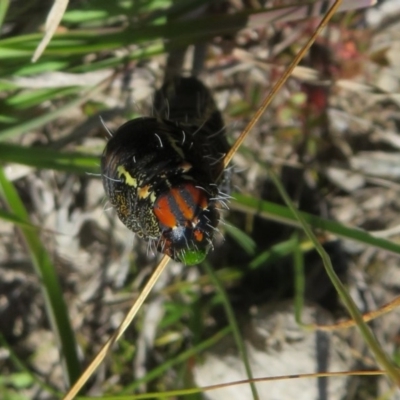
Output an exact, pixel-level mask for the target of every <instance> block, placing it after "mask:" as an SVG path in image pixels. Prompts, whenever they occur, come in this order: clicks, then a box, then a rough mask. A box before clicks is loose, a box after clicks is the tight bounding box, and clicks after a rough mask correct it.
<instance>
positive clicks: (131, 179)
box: [117, 165, 137, 187]
mask: <svg viewBox="0 0 400 400" xmlns="http://www.w3.org/2000/svg"><path fill="white" fill-rule="evenodd" d="M117 172H118V177H119V178H121V177H122V176H124V177H125V183H126V184H127V185H129V186H133V187H137V180H136V179H135V178H134V177H133V176H132V175H131V174H130V173H129V172H128V171H127V170H126V169H125V167H124V166H123V165H120V166H119V167H118V168H117Z"/></svg>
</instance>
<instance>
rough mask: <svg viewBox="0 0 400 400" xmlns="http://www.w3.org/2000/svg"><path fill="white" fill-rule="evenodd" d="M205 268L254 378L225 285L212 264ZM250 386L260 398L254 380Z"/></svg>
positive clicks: (248, 372) (242, 356)
mask: <svg viewBox="0 0 400 400" xmlns="http://www.w3.org/2000/svg"><path fill="white" fill-rule="evenodd" d="M203 265H204V268H205V270H206V272H207V275H208V276H209V277H210V279H211V281H212V283H213V285H214V286H215V289H216V290H217V292H218V293H219V295H220V296H221V299H222V304H223V306H224V309H225V313H226V316H227V318H228V322H229V325H230V326H231V327H232V333H233V337H234V339H235V343H236V346H237V347H238V350H239V354H240V356H241V358H242V360H243V364H244V368H245V370H246V375H247V378H248V379H253V374H252V372H251V366H250V361H249V358H248V356H247V351H246V346H245V344H244V342H243V339H242V335H241V333H240V329H239V326H238V324H237V321H236V318H235V313H234V311H233V309H232V306H231V303H230V301H229V298H228V295H227V294H226V292H225V289H224V287H223V286H222V285H221V282H220V280H219V279H218V276H217V274H216V273H215V271H214V270H213V269H212V268H211V265H210V264H209V263H208V262H207V261H206V262H204V263H203ZM250 388H251V392H252V395H253V399H259V396H258V393H257V388H256V386H255V384H254V382H250Z"/></svg>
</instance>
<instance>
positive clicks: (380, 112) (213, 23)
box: [0, 0, 400, 400]
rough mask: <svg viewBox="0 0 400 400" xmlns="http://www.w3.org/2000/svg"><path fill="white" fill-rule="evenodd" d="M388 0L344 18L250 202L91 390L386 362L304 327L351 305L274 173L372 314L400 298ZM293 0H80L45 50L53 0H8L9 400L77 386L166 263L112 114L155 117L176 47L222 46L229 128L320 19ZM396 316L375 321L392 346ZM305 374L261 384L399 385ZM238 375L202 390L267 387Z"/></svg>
mask: <svg viewBox="0 0 400 400" xmlns="http://www.w3.org/2000/svg"><path fill="white" fill-rule="evenodd" d="M264 3H265V4H264ZM303 3H304V5H305V8H307V7H308V5H306V4H305V3H307V2H297V3H296V6H297V7H298V8H299V10H300V9H302V7H301V6H302V4H303ZM387 3H391V4H392V5H393V4H394V3H395V2H381V3H380V4H379V5H378V6H377V7H376V8H375V10H372V11H369V12H368V13H367V11H366V10H359V11H349V12H347V13H342V14H340V15H338V16H337V17H335V18H334V20H333V21H332V22H331V23H330V25H329V27H328V29H326V30H325V31H324V33H323V35H322V36H321V37H320V38H319V39H318V40H317V42H316V43H315V45H314V46H313V48H312V49H311V51H310V53H309V55H308V56H307V58H306V59H305V60H304V61H303V63H302V65H301V66H300V67H298V68H297V69H296V70H295V72H294V74H293V77H292V78H291V79H290V80H289V81H288V82H287V84H286V86H285V88H284V89H283V90H282V91H281V92H280V93H278V95H277V96H276V99H275V101H274V103H273V105H272V106H271V107H270V108H269V109H268V110H267V112H266V113H265V114H264V116H263V117H262V119H261V121H260V123H259V124H258V125H257V128H256V129H254V131H253V132H252V133H251V135H250V137H249V138H248V140H247V141H246V142H245V145H244V146H242V148H241V149H240V150H239V152H238V154H237V155H236V157H235V159H234V163H233V166H232V167H231V168H230V171H231V174H232V191H233V193H232V196H233V200H232V201H231V202H230V204H229V210H228V211H227V212H226V213H225V215H224V220H225V222H224V223H223V224H221V228H220V231H221V234H220V235H217V238H216V240H215V244H214V245H215V249H214V251H213V252H212V253H210V255H209V258H208V260H207V262H206V263H204V265H201V266H197V267H191V268H184V267H182V266H181V265H179V264H177V263H171V265H169V267H168V270H167V271H166V273H165V274H164V275H163V277H162V278H161V280H160V281H159V282H158V283H157V285H156V288H155V289H154V290H153V293H152V294H151V296H150V297H151V298H150V299H149V301H148V303H146V305H145V306H144V307H143V310H141V313H140V315H139V316H138V318H137V319H136V320H135V321H134V324H133V325H132V327H131V328H130V329H129V330H128V331H127V332H126V334H125V335H124V337H123V338H122V339H120V340H119V342H118V343H117V344H116V345H115V346H114V348H113V352H112V354H111V355H110V357H109V358H108V359H107V360H106V361H105V362H104V363H103V364H102V366H101V368H100V369H99V370H98V371H97V372H96V374H95V375H94V376H93V377H92V379H91V380H90V381H89V383H88V384H87V385H86V387H85V389H84V391H82V396H83V395H85V396H102V395H109V396H113V397H112V398H123V397H122V396H123V395H132V394H140V393H147V392H158V393H162V392H164V391H167V390H171V389H180V388H189V387H193V386H205V385H209V384H214V383H221V382H228V381H233V380H239V379H245V378H246V377H248V376H249V372H248V371H247V372H245V368H244V365H245V362H246V358H248V359H249V360H250V363H249V364H250V369H251V370H252V374H253V375H254V376H260V377H262V376H264V377H265V376H275V375H284V374H295V373H305V372H310V373H312V372H316V371H326V370H334V369H336V370H352V369H371V368H372V369H373V368H376V362H375V361H374V358H373V357H372V355H371V352H370V349H369V347H368V346H367V345H366V344H365V342H364V340H363V339H362V338H361V337H360V335H359V334H358V333H357V332H356V331H355V330H354V329H347V330H344V331H343V330H342V331H339V332H332V333H324V335H325V336H323V335H322V333H321V332H319V331H316V330H313V331H305V330H303V329H302V328H301V327H300V326H299V325H298V324H297V323H296V322H295V320H296V321H297V322H298V323H300V322H302V323H305V324H312V325H314V326H315V325H324V324H331V323H333V322H334V321H337V320H339V319H341V318H347V315H348V314H347V313H346V311H345V308H344V307H343V305H342V303H341V301H340V300H339V298H338V295H337V291H336V290H335V289H334V287H333V286H332V283H331V281H330V279H329V278H328V276H327V275H326V272H325V269H324V267H323V263H322V261H321V259H320V257H319V256H318V255H317V253H316V252H315V251H314V250H313V244H312V243H311V241H310V240H309V239H308V238H307V237H306V236H305V235H304V233H303V231H302V230H301V229H298V226H299V224H298V222H297V221H296V219H295V217H294V216H293V215H292V213H291V212H290V210H289V209H288V208H287V207H286V206H284V205H283V204H284V203H283V201H282V200H281V196H280V195H279V193H278V191H277V189H276V187H275V185H274V184H273V183H272V182H271V179H270V176H271V169H272V170H273V171H275V172H276V173H277V174H278V175H279V177H280V182H281V184H282V185H283V186H284V187H285V188H286V190H287V192H288V193H289V194H290V196H291V198H292V200H293V202H294V203H295V204H296V206H297V207H298V208H299V209H300V210H302V211H304V214H303V215H304V218H305V219H306V221H307V222H308V223H309V224H310V225H311V226H312V227H313V228H314V232H315V233H316V234H317V237H318V239H319V241H320V243H321V244H322V245H323V246H324V248H325V250H326V251H327V252H328V254H329V255H330V257H331V260H332V264H333V266H334V268H335V271H336V273H337V274H338V275H339V277H340V278H341V279H342V281H343V282H344V283H345V285H346V287H347V290H348V292H349V293H350V294H351V295H352V296H353V298H354V299H355V301H356V304H357V306H358V307H359V309H360V310H361V311H362V312H369V311H371V310H375V309H377V308H379V307H380V306H382V305H383V304H385V303H387V302H389V301H391V300H393V299H394V298H395V297H396V296H397V295H398V292H399V288H400V273H399V271H398V269H399V268H398V254H399V253H400V245H399V244H398V241H399V232H400V231H399V229H398V226H400V218H399V215H398V210H399V208H400V203H399V200H398V199H399V198H400V197H399V196H398V195H399V193H400V186H399V184H398V181H399V172H398V171H399V170H400V168H399V167H400V165H399V160H400V157H399V154H398V153H399V148H400V144H399V139H398V130H399V125H400V117H399V116H400V110H399V105H400V97H399V88H400V73H399V69H398V65H400V60H399V54H400V52H399V51H398V50H399V48H400V47H399V46H400V37H399V35H398V32H399V31H400V30H399V24H400V7H398V8H397V9H396V8H393V9H390V11H389V12H388V14H385V10H386V8H385V7H386V6H387ZM288 4H289V3H288ZM288 4H286V3H285V2H282V1H272V0H271V1H266V2H261V1H257V0H247V1H245V0H243V1H239V0H232V1H220V2H214V1H207V0H193V1H185V0H182V1H167V0H153V1H152V0H148V1H147V0H146V1H139V0H117V1H114V2H110V1H103V0H96V1H81V0H75V1H70V3H69V5H68V8H67V10H66V12H65V13H64V15H63V17H62V20H61V23H60V25H59V26H58V28H57V31H56V33H55V35H54V36H53V38H52V39H51V41H50V43H49V45H48V46H47V48H46V50H45V51H44V53H43V55H42V56H40V58H39V59H38V61H36V62H35V63H32V62H31V58H32V56H33V53H34V51H35V49H36V48H37V46H38V44H39V42H40V40H41V39H42V37H43V27H44V23H45V21H46V17H47V15H48V13H49V10H50V9H51V6H52V2H51V1H39V0H37V1H34V0H32V1H22V0H14V1H8V0H3V1H1V3H0V24H1V39H0V218H1V223H0V334H1V335H0V340H1V342H0V346H1V347H0V366H1V368H0V371H1V372H0V397H2V398H4V399H12V400H14V399H49V398H60V397H61V396H62V393H64V392H65V390H66V388H67V387H68V386H69V384H70V383H71V382H72V381H74V380H76V378H77V377H78V376H79V375H80V373H81V371H82V369H83V367H84V366H85V365H87V364H88V362H89V361H90V360H91V359H92V358H93V356H94V355H95V354H96V353H97V351H98V350H99V348H100V347H101V345H102V344H103V343H104V342H105V341H106V340H107V338H108V337H109V336H110V334H111V333H112V332H113V331H114V330H115V329H116V327H117V326H118V324H119V323H120V321H121V319H122V317H123V315H124V313H125V312H126V310H127V309H128V307H129V305H130V304H131V303H132V302H133V300H134V298H136V296H137V293H138V292H139V291H140V288H141V287H142V285H143V282H144V281H145V280H147V278H148V276H149V274H150V273H151V271H152V270H153V268H154V266H155V265H156V263H157V259H158V256H157V255H154V254H152V252H151V251H149V248H148V246H147V244H146V243H145V242H143V241H141V240H140V239H137V238H135V237H134V235H133V234H132V233H130V232H128V231H127V230H126V228H125V227H124V226H122V224H121V223H120V222H119V221H118V219H117V218H116V215H115V213H114V211H113V210H110V209H109V207H110V206H109V205H107V202H106V199H105V198H104V191H103V188H102V184H101V181H100V176H99V157H100V155H101V153H102V151H103V148H104V146H105V142H106V137H107V133H106V129H105V127H104V125H106V126H107V128H108V129H110V130H111V131H115V130H116V129H117V128H118V126H120V125H121V124H122V123H123V122H125V121H126V120H128V119H131V118H134V117H137V116H140V115H151V114H152V95H153V93H154V90H155V89H156V88H158V87H159V86H160V84H161V82H162V80H163V77H164V72H165V65H166V57H167V54H168V53H169V52H171V51H173V50H175V49H180V48H182V47H185V46H191V45H194V44H200V43H203V44H204V43H206V44H207V53H206V57H205V62H204V68H203V71H202V73H201V75H200V76H201V79H202V80H203V81H204V82H205V83H206V84H207V85H208V86H209V87H210V88H211V89H212V91H213V93H214V95H215V99H216V101H217V104H218V106H219V108H220V110H221V111H222V112H223V115H224V118H225V122H226V126H227V132H228V137H229V140H230V142H231V143H233V142H234V140H235V138H236V137H237V136H238V135H239V133H240V132H241V131H242V129H243V128H244V127H245V126H246V124H247V122H248V121H249V120H250V118H251V117H252V115H253V114H254V111H255V110H256V108H257V106H258V105H259V104H260V102H261V100H262V99H263V98H264V97H265V94H266V93H267V91H268V89H269V88H270V87H271V83H272V82H274V81H275V80H276V79H277V77H278V76H280V74H281V73H282V72H283V70H284V66H285V65H287V64H288V63H289V62H290V61H291V59H292V58H293V57H294V55H295V54H296V53H297V51H298V50H299V49H300V47H301V46H302V45H303V44H304V43H305V41H306V40H307V39H308V37H309V36H310V34H311V33H312V32H313V30H314V29H315V27H316V22H315V19H310V18H308V19H307V18H301V20H300V21H290V20H284V21H282V20H280V21H276V19H275V21H274V23H272V22H270V18H271V15H273V14H272V12H273V11H274V10H276V9H277V7H286V6H288ZM283 9H284V10H289V8H287V9H286V8H283ZM290 10H292V8H290ZM298 13H300V11H295V12H293V11H292V14H294V15H295V16H296V14H298ZM193 16H195V17H193ZM295 19H296V18H294V20H295ZM265 21H268V22H265ZM191 51H192V47H189V52H188V59H189V60H190V57H191ZM189 63H190V61H189ZM185 65H186V64H185ZM368 232H369V233H368ZM398 314H399V312H398V311H397V310H395V311H394V312H392V313H391V314H389V315H388V316H385V317H383V318H382V319H380V320H379V321H374V322H373V323H372V324H371V328H372V330H373V332H374V334H375V335H376V336H377V337H378V339H379V340H380V341H381V344H382V346H383V349H384V350H385V351H386V352H387V353H388V354H389V356H390V357H391V358H392V359H393V361H394V362H397V360H398V357H399V356H398V343H399V340H398V338H399V336H398V334H399V323H398V321H399V318H398V317H399V315H398ZM238 327H239V328H240V329H238ZM232 332H233V337H234V339H232V338H231V335H232ZM321 335H322V336H323V337H322V336H321ZM321 337H322V339H321ZM320 340H323V342H322V343H325V345H324V346H325V347H324V346H322V345H321V346H320V343H321V342H320ZM328 344H329V345H328ZM318 346H320V347H318ZM246 349H247V350H246ZM245 350H246V351H245ZM246 353H248V355H249V357H246ZM264 357H265V358H264ZM321 357H322V360H324V361H323V362H321ZM213 368H217V369H216V370H214V369H213ZM294 382H295V381H291V382H290V385H288V383H287V382H284V383H283V386H276V389H273V388H274V386H273V385H274V383H268V384H265V387H264V386H263V387H259V388H258V392H259V397H260V398H261V399H268V398H280V399H290V398H294V397H293V396H295V395H296V396H300V394H299V393H304V396H305V397H304V398H307V399H310V398H315V399H317V398H328V399H331V400H332V399H370V398H371V399H372V398H377V397H379V396H382V398H397V397H396V391H395V389H394V388H393V386H392V385H391V384H390V383H389V381H388V380H387V379H385V378H366V379H363V378H361V377H356V378H351V379H350V378H342V379H340V380H338V379H337V378H333V379H332V380H329V385H327V384H326V385H325V384H322V383H321V382H320V381H317V380H315V381H313V382H312V383H310V381H309V380H302V381H299V382H298V383H294ZM296 382H297V381H296ZM324 382H325V381H324ZM333 382H339V383H333ZM276 384H278V383H276ZM302 385H303V386H302ZM324 385H325V386H324ZM232 390H233V391H234V392H233V393H234V394H232V393H229V392H226V393H222V392H219V393H218V394H214V395H213V394H212V392H210V394H207V395H204V396H208V397H206V398H210V399H213V398H218V399H223V398H224V397H223V396H227V397H229V398H230V399H232V398H235V397H233V396H234V395H237V396H238V397H237V398H251V397H250V396H253V397H256V395H255V394H254V392H253V395H251V394H250V392H241V391H240V390H241V389H238V388H236V387H234V388H233V389H232ZM245 390H249V389H248V387H247V386H246V389H245ZM274 390H276V391H277V393H278V394H277V395H276V396H278V397H273V396H274V394H273V393H274ZM287 390H293V393H295V395H293V394H290V392H288V391H287ZM265 393H267V395H266V394H265ZM323 395H324V396H325V397H321V396H323ZM213 396H216V397H213ZM268 396H270V397H268ZM82 398H83V397H82ZM130 398H132V397H130ZM186 398H190V399H192V398H193V399H195V398H196V399H197V398H204V397H203V395H201V394H190V395H189V394H187V395H186ZM298 398H300V397H298Z"/></svg>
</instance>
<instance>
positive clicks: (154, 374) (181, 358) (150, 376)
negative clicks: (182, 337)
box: [120, 326, 231, 394]
mask: <svg viewBox="0 0 400 400" xmlns="http://www.w3.org/2000/svg"><path fill="white" fill-rule="evenodd" d="M230 332H231V327H229V326H228V327H226V328H224V329H222V330H220V331H219V332H218V333H216V334H215V335H214V336H212V337H210V338H208V339H207V340H204V341H203V342H201V343H199V344H198V345H197V346H194V347H192V348H190V349H189V350H186V351H184V352H183V353H180V354H179V355H178V356H177V357H175V358H174V359H172V360H168V361H166V362H164V363H163V364H161V365H159V366H158V367H156V368H154V369H153V370H151V371H150V372H149V373H147V374H146V375H145V376H144V377H143V378H140V379H138V380H137V381H135V382H133V383H132V384H130V385H126V386H125V387H124V389H123V390H122V392H121V393H120V394H128V393H132V392H134V391H135V390H136V389H138V388H139V387H140V385H142V384H143V383H148V382H150V381H152V380H154V379H156V378H158V377H159V376H161V375H162V374H163V373H165V372H167V371H170V370H171V368H173V367H174V366H176V365H179V364H181V363H183V362H185V361H187V360H189V359H190V358H191V357H194V356H198V355H199V354H200V352H202V351H204V350H206V349H208V348H209V347H211V346H213V345H215V344H216V343H218V342H219V341H220V340H222V339H223V338H224V337H225V336H226V335H227V334H228V333H230Z"/></svg>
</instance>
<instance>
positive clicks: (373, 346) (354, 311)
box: [270, 169, 400, 386]
mask: <svg viewBox="0 0 400 400" xmlns="http://www.w3.org/2000/svg"><path fill="white" fill-rule="evenodd" d="M270 176H271V179H272V181H273V182H274V184H275V186H276V187H277V189H278V191H279V193H280V195H281V196H282V198H283V200H284V201H285V203H286V204H287V206H288V207H289V209H290V211H291V212H292V213H293V215H294V216H295V218H296V219H297V220H298V221H299V223H300V225H301V227H302V228H303V230H304V232H305V233H306V235H307V236H308V237H309V239H310V240H311V241H312V242H313V243H314V246H315V249H316V251H317V252H318V253H319V255H320V257H321V259H322V261H323V263H324V266H325V270H326V273H327V274H328V276H329V278H330V280H331V282H332V284H333V286H334V287H335V289H336V290H337V292H338V294H339V296H340V298H341V299H342V301H343V303H344V305H345V306H346V309H347V311H348V312H349V314H350V315H351V317H352V318H353V319H354V321H355V322H356V324H357V327H358V329H359V330H360V333H361V335H362V337H363V338H364V340H365V342H366V343H367V345H368V347H369V349H370V350H371V351H372V353H373V354H374V356H375V358H376V359H377V361H378V363H379V364H380V365H382V367H383V368H384V369H385V370H386V372H387V374H388V375H389V377H390V378H391V379H392V380H393V382H395V383H396V385H397V386H399V385H400V371H399V370H398V369H397V367H396V365H395V364H394V362H393V361H392V360H391V359H390V358H389V357H388V355H387V354H386V353H385V351H384V350H383V349H382V347H381V345H380V344H379V342H378V340H377V339H376V337H375V335H374V334H373V333H372V331H371V329H370V328H369V326H368V325H367V324H366V323H365V322H364V320H363V318H362V315H361V313H360V311H359V310H358V308H357V306H356V304H355V302H354V300H353V299H352V298H351V296H350V294H349V292H348V291H347V290H346V288H345V286H344V285H343V283H342V282H341V281H340V279H339V277H338V276H337V275H336V272H335V270H334V268H333V266H332V263H331V260H330V258H329V255H328V253H327V252H326V251H325V249H324V248H323V247H322V245H321V244H320V243H319V241H318V239H317V237H316V236H315V235H314V233H313V231H312V230H311V228H310V226H309V224H308V223H307V221H306V220H305V219H304V218H303V216H302V213H300V212H299V211H298V210H297V209H296V207H295V206H294V205H293V203H292V201H291V200H290V197H289V195H288V194H287V193H286V190H285V189H284V187H283V185H282V184H281V182H280V180H279V178H278V176H277V175H276V174H275V172H274V171H273V170H272V169H270Z"/></svg>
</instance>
